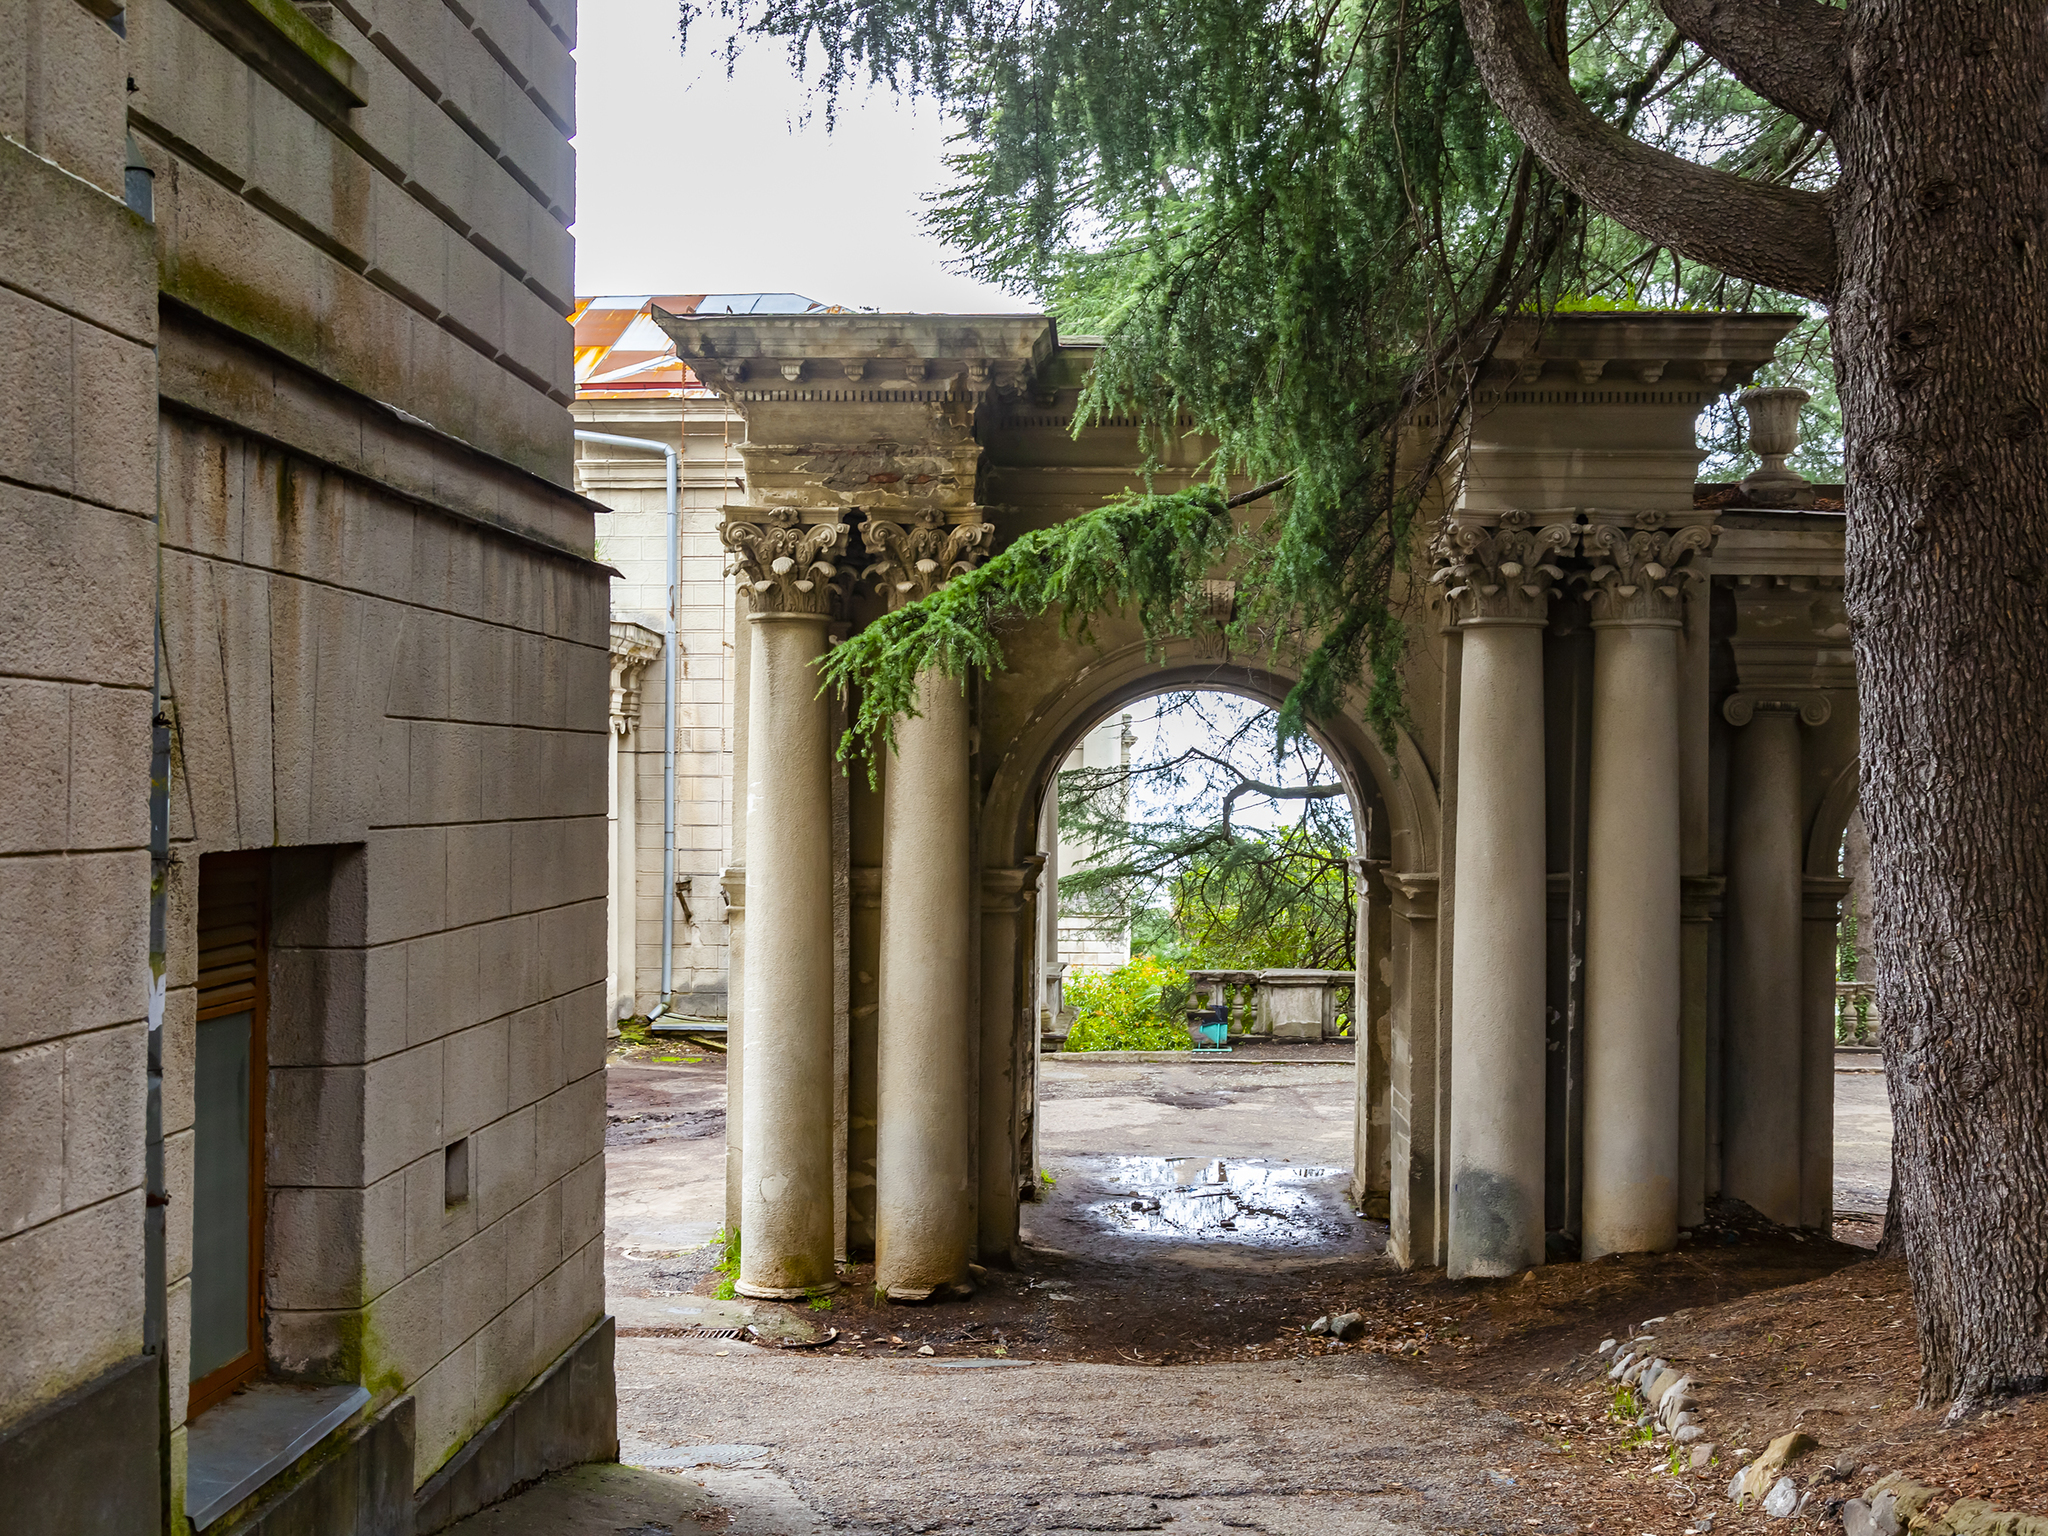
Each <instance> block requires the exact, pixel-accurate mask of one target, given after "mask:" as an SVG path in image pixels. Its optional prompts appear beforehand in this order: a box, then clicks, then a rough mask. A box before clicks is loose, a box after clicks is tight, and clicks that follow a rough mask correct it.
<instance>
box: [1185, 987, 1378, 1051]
mask: <svg viewBox="0 0 2048 1536" xmlns="http://www.w3.org/2000/svg"><path fill="white" fill-rule="evenodd" d="M1357 979H1358V975H1357V972H1355V971H1315V970H1281V969H1269V970H1258V971H1189V972H1188V1014H1189V1017H1190V1019H1192V1018H1193V1016H1194V1015H1195V1014H1196V1013H1197V1012H1207V1011H1208V1010H1210V1009H1213V1008H1215V1007H1216V1006H1218V1005H1219V1004H1220V1005H1222V1006H1223V1007H1224V1008H1225V1009H1226V1010H1227V1015H1228V1022H1229V1025H1230V1033H1231V1035H1232V1036H1252V1037H1255V1038H1267V1039H1273V1040H1328V1039H1332V1038H1334V1037H1335V1036H1336V1035H1337V1032H1338V1025H1337V1019H1338V1016H1339V1015H1340V1014H1347V1015H1348V1014H1353V1013H1355V1010H1352V1009H1350V1008H1349V1006H1348V1004H1349V1000H1350V996H1351V993H1352V989H1353V987H1354V985H1355V984H1356V982H1357ZM1340 995H1341V1000H1340Z"/></svg>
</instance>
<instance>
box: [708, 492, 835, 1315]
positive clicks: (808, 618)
mask: <svg viewBox="0 0 2048 1536" xmlns="http://www.w3.org/2000/svg"><path fill="white" fill-rule="evenodd" d="M719 533H720V537H721V538H722V539H723V541H724V543H725V547H726V548H727V549H729V550H731V551H732V553H733V556H734V564H733V568H734V571H735V573H736V574H737V575H738V576H739V578H740V590H741V592H742V593H744V594H745V595H746V596H747V597H748V598H749V599H750V600H751V605H752V610H753V611H752V612H751V614H749V616H748V618H747V620H746V622H747V623H748V624H749V625H751V626H752V630H753V633H752V636H751V642H752V643H751V646H750V651H751V655H750V657H749V667H748V674H747V708H748V714H747V805H746V831H747V887H748V889H747V955H748V961H749V963H748V965H747V967H746V976H745V979H744V981H743V983H742V985H743V986H744V988H745V991H744V994H743V996H744V1004H743V1007H744V1017H745V1019H746V1024H747V1037H746V1052H747V1063H746V1075H745V1078H744V1080H743V1083H742V1086H741V1094H742V1105H743V1122H744V1124H745V1126H746V1137H747V1140H746V1162H745V1165H744V1169H743V1173H742V1178H741V1189H740V1274H739V1280H738V1282H737V1283H736V1285H735V1287H734V1288H735V1289H736V1290H738V1291H739V1293H740V1294H741V1295H743V1296H756V1297H762V1298H767V1299H771V1300H772V1299H789V1298H793V1297H797V1296H806V1295H816V1294H818V1293H820V1292H823V1291H829V1290H833V1289H836V1288H837V1286H838V1284H839V1282H838V1279H837V1278H836V1276H835V1274H834V1270H833V1264H832V1255H833V1249H834V1242H833V1231H832V1204H833V1201H832V1165H833V1157H832V1099H833V1095H832V787H831V772H832V742H831V729H830V724H829V718H828V715H827V708H826V701H825V700H824V699H823V698H822V697H820V695H819V691H818V677H817V672H816V662H817V659H818V658H819V657H820V656H821V655H823V654H824V651H825V629H826V625H827V624H828V623H829V622H830V620H831V594H832V585H831V584H832V581H833V578H834V577H835V576H836V575H837V574H838V567H837V566H836V565H835V564H834V563H833V562H834V558H835V557H836V556H837V555H839V554H840V553H841V552H842V551H843V550H844V549H845V546H846V534H847V529H846V527H845V525H844V524H840V523H825V524H819V525H813V526H809V527H806V526H804V525H802V524H801V523H799V521H798V519H797V514H796V513H794V512H790V511H783V512H777V513H773V514H770V520H769V521H768V522H766V523H757V522H744V521H736V520H730V519H729V520H728V521H727V522H726V523H725V524H724V526H723V527H722V528H721V529H720V530H719Z"/></svg>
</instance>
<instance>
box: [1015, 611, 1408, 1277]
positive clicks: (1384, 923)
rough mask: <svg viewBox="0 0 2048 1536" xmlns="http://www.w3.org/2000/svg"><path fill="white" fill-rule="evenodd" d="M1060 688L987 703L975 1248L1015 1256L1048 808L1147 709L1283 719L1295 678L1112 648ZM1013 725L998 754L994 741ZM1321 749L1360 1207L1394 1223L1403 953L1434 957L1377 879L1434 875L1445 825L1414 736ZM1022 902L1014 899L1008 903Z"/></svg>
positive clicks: (1343, 736)
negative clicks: (1065, 770)
mask: <svg viewBox="0 0 2048 1536" xmlns="http://www.w3.org/2000/svg"><path fill="white" fill-rule="evenodd" d="M1065 670H1066V675H1065V676H1061V675H1059V674H1057V673H1053V672H1050V671H1049V670H1035V669H1034V670H1032V671H1028V672H1027V671H1023V670H1021V669H1020V671H1019V672H1015V673H1005V674H1002V675H1000V676H998V677H995V678H992V679H988V680H986V681H985V682H984V684H983V689H982V699H981V704H982V718H983V722H984V727H983V728H984V741H983V751H982V763H983V774H982V778H981V786H982V799H981V805H980V838H979V843H980V848H981V857H982V889H983V903H982V934H981V953H982V959H983V968H982V969H983V1041H982V1071H981V1073H980V1079H981V1081H980V1090H981V1092H980V1101H981V1107H982V1113H981V1136H980V1145H979V1161H980V1166H981V1177H980V1179H979V1181H978V1182H979V1190H978V1195H979V1199H978V1205H979V1216H978V1222H977V1225H978V1229H979V1245H980V1248H981V1250H982V1252H983V1253H984V1254H985V1255H991V1256H993V1255H1006V1254H1008V1253H1010V1252H1011V1251H1012V1250H1013V1248H1014V1245H1015V1243H1016V1240H1017V1231H1018V1218H1019V1204H1020V1201H1021V1200H1022V1199H1024V1198H1028V1197H1029V1195H1030V1192H1031V1191H1032V1190H1033V1189H1035V1187H1036V1185H1035V1171H1036V1169H1037V1168H1038V1166H1039V1156H1038V1146H1037V1136H1038V1125H1039V1117H1038V1114H1037V1098H1038V1087H1039V1072H1038V1023H1037V1021H1038V1015H1039V1009H1040V988H1041V986H1042V984H1043V978H1044V972H1045V964H1046V960H1047V958H1048V957H1047V955H1046V954H1045V953H1044V949H1045V947H1046V942H1045V938H1044V934H1045V929H1046V925H1045V924H1044V923H1042V922H1041V921H1039V920H1038V914H1039V912H1040V910H1041V907H1040V904H1041V903H1043V902H1046V901H1050V900H1055V899H1056V897H1055V895H1054V893H1052V892H1051V891H1047V890H1041V889H1038V885H1037V882H1038V872H1039V870H1040V868H1041V867H1042V864H1043V857H1042V850H1041V848H1040V823H1041V807H1042V806H1043V804H1044V801H1045V797H1046V795H1047V793H1048V792H1049V790H1050V788H1051V786H1052V784H1053V781H1054V777H1055V775H1056V774H1057V773H1058V771H1059V767H1060V765H1061V764H1062V763H1063V762H1064V761H1065V760H1066V758H1067V757H1068V755H1069V754H1070V753H1071V752H1072V750H1073V748H1074V747H1075V745H1076V744H1077V743H1079V742H1080V741H1081V740H1082V739H1083V737H1084V736H1085V735H1086V734H1087V733H1088V732H1089V731H1090V730H1091V729H1093V728H1094V726H1095V725H1096V724H1097V723H1098V722H1100V721H1101V720H1103V719H1105V718H1107V717H1109V716H1111V715H1113V714H1115V713H1116V712H1117V711H1119V710H1121V709H1124V708H1126V707H1128V706H1130V705H1132V704H1134V703H1136V702H1138V701H1140V700H1142V699H1146V698H1150V697H1154V696H1157V695H1159V694H1163V693H1169V692H1174V691H1181V690H1185V691H1201V692H1215V693H1227V694H1232V695H1235V696H1237V697H1241V698H1245V699H1248V700H1251V701H1253V702H1255V703H1258V704H1262V705H1265V706H1267V707H1270V708H1276V709H1277V708H1278V707H1279V705H1280V704H1281V703H1282V701H1283V700H1284V699H1285V698H1286V695H1287V693H1288V690H1289V689H1290V688H1291V687H1292V686H1293V681H1294V680H1293V679H1292V678H1291V677H1290V676H1288V675H1287V674H1286V673H1284V672H1281V671H1278V670H1275V669H1271V668H1265V667H1257V666H1246V665H1244V664H1241V663H1233V662H1230V661H1228V660H1222V659H1218V658H1217V657H1215V656H1213V655H1203V654H1201V653H1200V651H1199V650H1198V648H1197V647H1196V646H1194V645H1193V644H1191V643H1187V642H1174V643H1169V644H1167V645H1166V646H1163V647H1156V646H1155V647H1148V646H1147V645H1146V644H1145V643H1144V642H1142V641H1141V640H1135V639H1134V640H1132V641H1130V642H1128V643H1125V644H1122V645H1119V646H1115V647H1113V648H1105V649H1103V650H1101V651H1098V652H1096V653H1094V655H1093V656H1091V657H1089V658H1088V659H1086V660H1085V661H1084V662H1083V663H1082V664H1080V665H1076V666H1073V667H1071V668H1070V669H1065ZM1005 720H1011V721H1014V722H1015V724H1014V727H1012V728H1010V729H1007V730H1005V731H1004V739H1003V740H1002V742H1001V745H1000V746H996V744H995V741H994V739H993V736H992V733H991V730H990V727H991V725H992V724H994V723H996V722H1001V721H1005ZM1312 734H1313V735H1314V737H1315V739H1316V741H1317V743H1318V745H1320V746H1321V747H1322V749H1323V751H1324V753H1325V755H1326V757H1327V759H1328V761H1329V762H1330V764H1331V766H1332V767H1333V768H1334V769H1335V771H1336V772H1337V774H1338V775H1339V776H1340V777H1341V779H1342V781H1343V783H1344V786H1345V789H1346V791H1347V794H1348V796H1349V800H1350V805H1351V810H1352V821H1353V828H1354V842H1353V846H1354V847H1355V848H1356V849H1357V850H1358V851H1359V852H1358V857H1359V858H1360V859H1361V860H1363V861H1365V863H1364V865H1362V866H1361V868H1360V869H1359V874H1360V876H1361V878H1360V879H1359V881H1358V886H1357V889H1358V891H1359V893H1360V895H1361V896H1362V897H1363V898H1364V899H1363V900H1362V901H1361V903H1360V911H1359V913H1358V915H1357V922H1358V925H1359V927H1358V942H1357V945H1356V954H1357V956H1358V958H1359V971H1360V980H1359V984H1358V986H1357V989H1356V993H1355V995H1356V996H1357V997H1359V998H1360V999H1362V1000H1363V1001H1361V1002H1360V1003H1359V1005H1358V1013H1359V1016H1360V1017H1359V1024H1358V1027H1357V1036H1358V1046H1357V1071H1356V1085H1355V1089H1354V1094H1353V1129H1352V1137H1351V1151H1352V1157H1351V1165H1352V1169H1353V1177H1352V1185H1351V1192H1352V1196H1353V1198H1354V1199H1355V1200H1356V1201H1357V1202H1358V1203H1359V1204H1360V1206H1361V1207H1362V1208H1366V1209H1368V1210H1370V1211H1372V1213H1373V1214H1375V1215H1388V1214H1390V1200H1391V1194H1392V1191H1391V1187H1390V1186H1391V1183H1392V1179H1391V1161H1392V1151H1393V1147H1392V1141H1393V1128H1394V1122H1395V1119H1396V1103H1395V1099H1396V1086H1395V1083H1394V1072H1393V1064H1394V1061H1395V1058H1396V1056H1397V1054H1399V1055H1403V1056H1405V1057H1406V1058H1408V1059H1409V1060H1410V1061H1411V1063H1412V1060H1413V1058H1414V1053H1413V1052H1397V1049H1396V1045H1395V1038H1394V1037H1395V1035H1396V1034H1397V1033H1399V1032H1400V1030H1401V1026H1402V1024H1403V1022H1404V1016H1405V1011H1406V1008H1407V1006H1408V1005H1410V1004H1412V1001H1413V1000H1412V998H1410V997H1408V996H1406V995H1404V996H1402V997H1400V998H1399V999H1398V1000H1397V999H1396V996H1395V994H1396V993H1397V992H1401V993H1403V994H1405V993H1407V992H1408V991H1409V990H1410V989H1409V988H1407V987H1405V986H1403V985H1402V983H1403V981H1404V980H1405V973H1406V972H1407V970H1408V969H1409V968H1408V967H1406V966H1404V965H1402V964H1401V963H1400V957H1398V956H1397V955H1396V953H1395V950H1396V947H1397V943H1399V944H1400V945H1401V947H1403V948H1404V949H1405V948H1406V947H1407V946H1408V945H1411V944H1417V943H1423V944H1428V945H1432V946H1433V943H1434V936H1433V933H1432V932H1429V931H1426V930H1425V931H1420V932H1418V931H1414V925H1413V924H1412V923H1411V922H1407V921H1404V922H1403V923H1401V924H1400V925H1399V927H1400V928H1401V930H1402V932H1401V933H1400V934H1399V935H1398V938H1397V935H1396V933H1395V928H1396V924H1395V923H1394V922H1393V920H1392V919H1393V911H1392V904H1391V902H1390V900H1389V895H1388V892H1389V890H1390V889H1391V888H1392V887H1390V886H1388V885H1386V884H1382V883H1381V882H1380V880H1379V879H1377V878H1376V874H1375V872H1376V871H1381V870H1392V871H1396V872H1401V873H1413V872H1416V871H1433V870H1434V869H1435V867H1436V847H1435V841H1436V830H1437V826H1438V813H1437V805H1436V796H1435V791H1434V786H1433V784H1432V782H1431V779H1430V775H1429V773H1428V771H1427V768H1426V766H1425V765H1424V763H1423V761H1422V758H1421V756H1420V754H1419V753H1418V752H1417V751H1416V749H1415V746H1414V744H1413V743H1412V742H1411V741H1409V740H1408V739H1407V738H1406V737H1405V736H1399V737H1397V739H1396V743H1395V747H1396V751H1395V754H1394V756H1393V758H1392V759H1391V760H1390V759H1389V757H1388V755H1387V754H1386V753H1385V752H1383V751H1382V750H1381V748H1380V746H1379V743H1378V742H1377V741H1375V740H1374V739H1373V736H1372V734H1371V732H1370V731H1369V730H1368V729H1367V728H1366V727H1365V726H1364V724H1363V722H1362V720H1361V719H1360V718H1359V717H1358V715H1357V714H1356V713H1355V712H1353V711H1350V710H1347V711H1344V712H1342V713H1340V714H1338V715H1337V716H1335V717H1333V718H1330V719H1327V720H1322V721H1318V722H1315V724H1314V725H1313V727H1312ZM1013 893H1014V894H1013Z"/></svg>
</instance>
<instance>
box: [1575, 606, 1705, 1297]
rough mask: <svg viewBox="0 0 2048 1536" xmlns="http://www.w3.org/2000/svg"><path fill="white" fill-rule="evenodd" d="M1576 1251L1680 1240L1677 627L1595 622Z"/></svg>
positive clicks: (1643, 1247) (1631, 1249) (1654, 1247)
mask: <svg viewBox="0 0 2048 1536" xmlns="http://www.w3.org/2000/svg"><path fill="white" fill-rule="evenodd" d="M1590 766H1591V776H1592V784H1591V805H1590V809H1589V812H1588V817H1587V888H1586V1131H1585V1168H1586V1175H1585V1176H1586V1193H1585V1206H1584V1215H1583V1225H1584V1230H1583V1233H1582V1238H1581V1247H1582V1252H1583V1255H1584V1257H1586V1258H1588V1259H1593V1258H1598V1257H1600V1256H1601V1255H1602V1254H1607V1253H1637V1252H1645V1251H1648V1252H1657V1251H1661V1250H1663V1249H1667V1248H1670V1247H1671V1246H1672V1245H1673V1244H1674V1243H1676V1242H1677V1240H1678V1109H1679V1103H1678V1083H1679V982H1680V970H1681V960H1680V944H1679V881H1678V874H1679V765H1678V623H1677V620H1676V619H1675V618H1674V619H1670V620H1661V621H1660V620H1657V619H1640V620H1608V621H1605V622H1603V621H1601V620H1598V619H1596V620H1595V621H1594V640H1593V750H1592V762H1591V765H1590Z"/></svg>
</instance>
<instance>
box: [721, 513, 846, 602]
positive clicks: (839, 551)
mask: <svg viewBox="0 0 2048 1536" xmlns="http://www.w3.org/2000/svg"><path fill="white" fill-rule="evenodd" d="M740 510H741V509H739V508H731V507H729V508H727V509H726V519H725V521H724V522H723V523H721V524H720V525H719V528H718V539H719V542H720V543H722V544H723V545H724V546H725V547H726V548H727V549H728V550H729V551H731V553H732V557H733V561H732V566H731V568H730V570H729V571H728V572H727V574H728V575H732V576H737V577H738V578H739V585H740V590H741V591H742V592H745V593H747V594H748V595H749V596H750V597H751V598H752V599H753V601H754V611H755V612H756V613H797V614H816V615H818V616H820V617H823V618H829V617H831V614H832V592H833V583H834V582H835V581H836V580H837V579H838V577H839V575H840V569H839V565H838V560H839V558H840V557H841V556H843V555H844V554H845V553H846V536H847V534H848V532H850V530H849V529H848V527H847V525H846V524H845V523H812V524H808V525H806V524H805V523H803V522H802V521H801V520H800V518H799V516H798V514H797V512H796V511H795V510H794V509H793V508H788V507H778V508H775V509H773V510H772V511H770V512H768V513H767V514H766V515H765V518H764V519H762V520H756V519H754V518H750V517H746V516H744V515H740V516H735V515H734V514H735V513H737V512H739V511H740Z"/></svg>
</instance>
